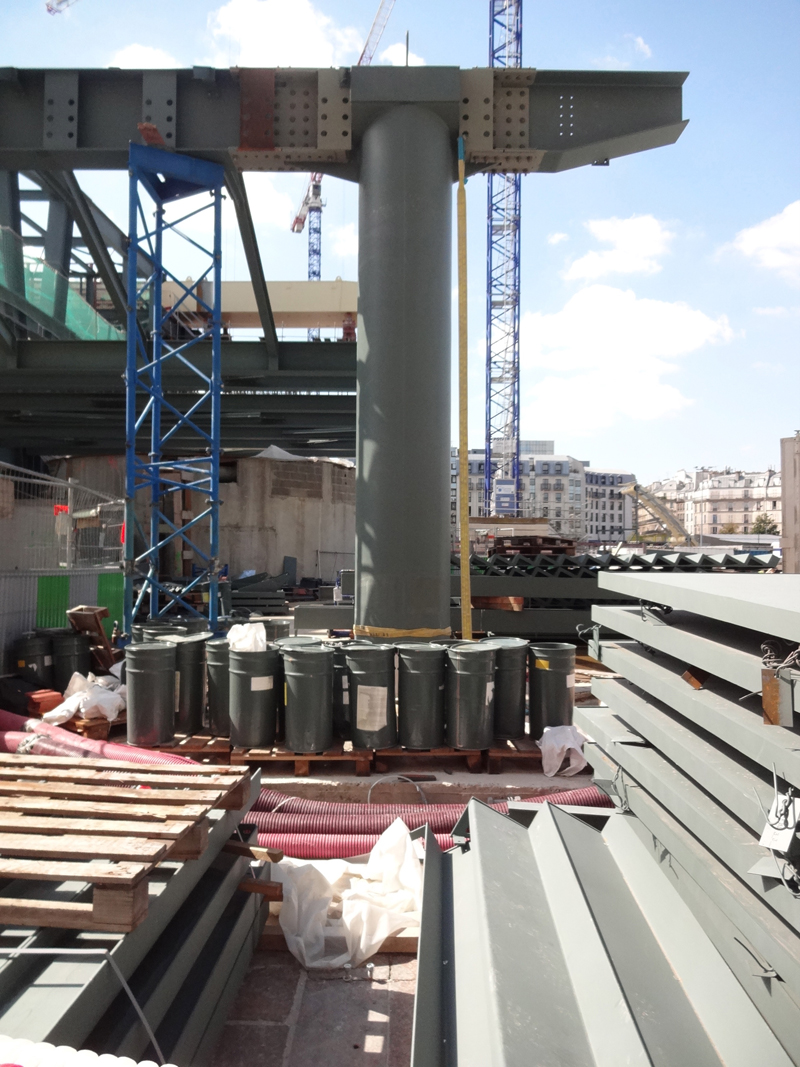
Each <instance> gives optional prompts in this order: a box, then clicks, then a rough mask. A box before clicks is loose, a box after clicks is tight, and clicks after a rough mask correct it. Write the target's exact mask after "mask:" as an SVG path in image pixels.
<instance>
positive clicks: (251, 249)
mask: <svg viewBox="0 0 800 1067" xmlns="http://www.w3.org/2000/svg"><path fill="white" fill-rule="evenodd" d="M225 185H226V186H227V189H228V192H229V193H230V197H231V200H232V201H233V206H234V209H235V211H236V218H237V221H238V223H239V235H240V237H241V239H242V244H243V246H244V254H245V258H246V259H247V269H248V271H249V272H250V281H251V283H252V285H253V295H254V296H255V299H256V307H257V308H258V317H259V319H260V320H261V329H262V330H263V331H264V348H265V349H266V353H267V357H268V359H269V360H270V362H271V363H272V362H273V361H276V360H277V359H278V335H277V333H276V332H275V319H274V318H273V316H272V308H271V306H270V302H269V292H268V291H267V280H266V278H265V277H264V267H263V265H262V263H261V254H260V252H259V251H258V238H257V237H256V230H255V226H254V225H253V217H252V215H251V214H250V204H249V202H248V199H247V190H246V189H245V186H244V179H243V178H242V175H241V174H240V173H239V171H238V170H237V169H236V168H235V167H234V166H233V164H232V163H228V165H227V166H226V167H225Z"/></svg>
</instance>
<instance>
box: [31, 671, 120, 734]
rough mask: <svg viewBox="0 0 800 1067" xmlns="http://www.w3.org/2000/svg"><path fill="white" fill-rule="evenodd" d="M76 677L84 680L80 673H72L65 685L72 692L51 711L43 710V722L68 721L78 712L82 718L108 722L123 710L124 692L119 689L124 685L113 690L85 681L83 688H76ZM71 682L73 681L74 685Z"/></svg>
mask: <svg viewBox="0 0 800 1067" xmlns="http://www.w3.org/2000/svg"><path fill="white" fill-rule="evenodd" d="M76 678H80V679H82V680H83V681H84V682H86V679H85V678H83V676H82V675H80V674H78V673H77V672H76V673H75V674H73V676H72V678H71V679H70V683H69V686H67V691H68V692H69V690H70V689H73V692H72V694H71V695H70V696H68V697H67V699H66V700H65V701H64V703H63V704H59V705H58V707H57V708H53V710H52V711H48V712H45V714H44V715H43V716H42V719H43V720H44V722H49V723H50V724H51V726H58V725H59V724H60V723H62V722H68V721H69V720H70V719H71V718H72V717H73V716H75V715H77V714H78V713H80V714H81V715H82V716H83V718H84V719H103V718H105V719H108V721H109V722H113V721H114V719H116V718H117V716H118V715H119V713H120V712H121V711H123V710H124V708H125V693H124V692H121V691H120V690H124V688H125V687H124V686H121V687H120V689H118V690H116V692H114V691H112V690H111V689H106V688H104V687H103V686H102V685H97V683H95V682H92V683H88V682H87V684H86V687H85V688H83V689H78V688H77V685H78V683H76V682H75V680H76ZM73 683H75V685H74V686H73Z"/></svg>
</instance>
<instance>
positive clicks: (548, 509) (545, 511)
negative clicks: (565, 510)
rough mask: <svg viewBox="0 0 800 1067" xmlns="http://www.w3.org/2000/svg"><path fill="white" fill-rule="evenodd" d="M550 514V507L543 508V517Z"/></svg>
mask: <svg viewBox="0 0 800 1067" xmlns="http://www.w3.org/2000/svg"><path fill="white" fill-rule="evenodd" d="M549 514H550V508H542V518H544V519H546V518H547V516H548V515H549Z"/></svg>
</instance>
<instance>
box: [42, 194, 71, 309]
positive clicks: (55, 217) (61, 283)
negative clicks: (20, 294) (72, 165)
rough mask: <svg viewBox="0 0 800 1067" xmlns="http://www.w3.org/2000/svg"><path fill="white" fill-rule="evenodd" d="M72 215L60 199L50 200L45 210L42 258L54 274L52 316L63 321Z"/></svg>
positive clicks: (65, 307) (65, 304)
mask: <svg viewBox="0 0 800 1067" xmlns="http://www.w3.org/2000/svg"><path fill="white" fill-rule="evenodd" d="M72 225H73V223H72V216H71V215H70V213H69V209H68V208H67V205H66V204H65V203H64V202H63V201H61V200H51V201H50V205H49V207H48V210H47V230H46V231H45V236H44V260H45V263H47V264H48V265H49V266H51V267H52V268H53V270H54V271H56V272H57V274H56V288H55V296H54V301H53V318H54V319H55V320H56V321H57V322H62V323H63V322H64V320H65V319H66V315H67V289H68V287H69V272H70V266H71V263H72Z"/></svg>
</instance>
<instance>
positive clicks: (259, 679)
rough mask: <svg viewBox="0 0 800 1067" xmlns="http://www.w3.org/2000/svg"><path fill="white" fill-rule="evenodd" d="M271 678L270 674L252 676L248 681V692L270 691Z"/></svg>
mask: <svg viewBox="0 0 800 1067" xmlns="http://www.w3.org/2000/svg"><path fill="white" fill-rule="evenodd" d="M273 680H274V679H273V676H272V675H271V674H264V675H260V676H258V675H254V676H253V677H252V678H251V679H250V692H251V693H263V692H264V690H265V689H272V685H273Z"/></svg>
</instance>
